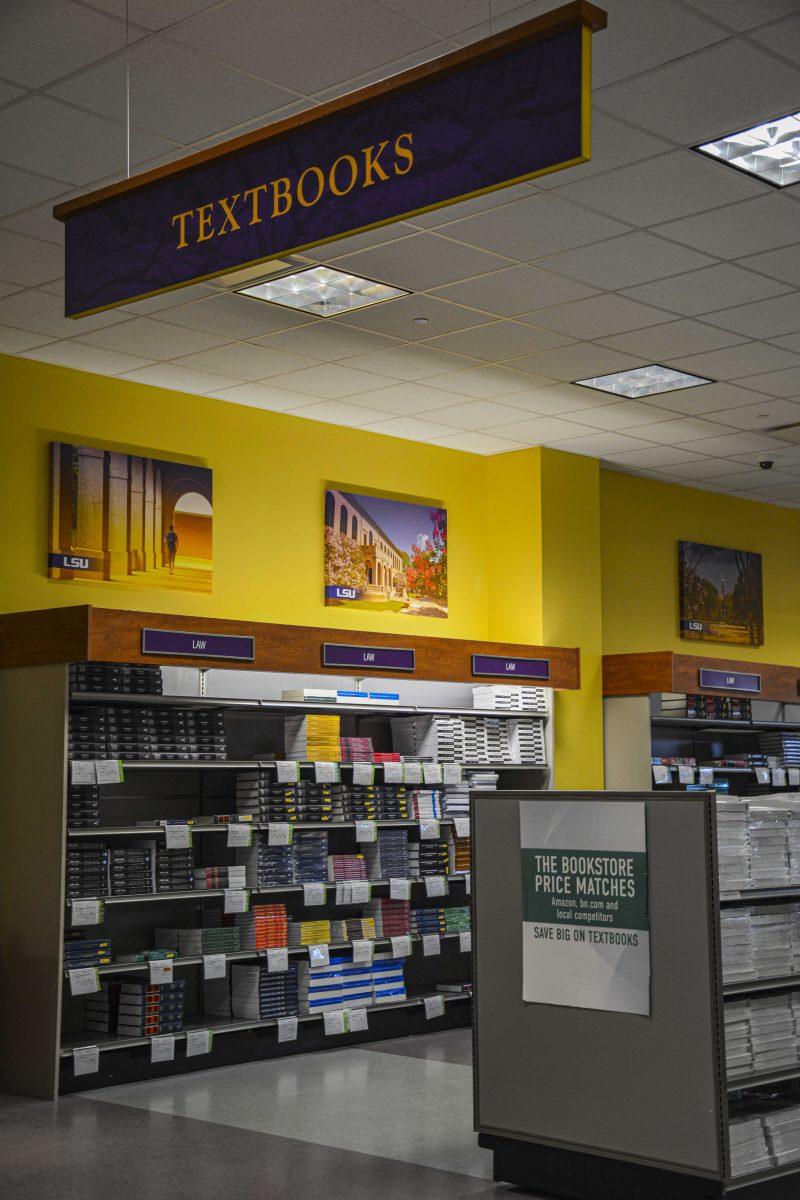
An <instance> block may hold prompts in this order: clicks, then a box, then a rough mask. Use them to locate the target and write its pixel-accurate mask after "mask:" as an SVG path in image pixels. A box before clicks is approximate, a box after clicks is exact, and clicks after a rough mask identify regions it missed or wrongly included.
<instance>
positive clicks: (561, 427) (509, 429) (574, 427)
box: [502, 417, 597, 446]
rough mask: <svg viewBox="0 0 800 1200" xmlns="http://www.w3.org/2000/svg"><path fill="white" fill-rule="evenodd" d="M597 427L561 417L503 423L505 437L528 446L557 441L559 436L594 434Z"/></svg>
mask: <svg viewBox="0 0 800 1200" xmlns="http://www.w3.org/2000/svg"><path fill="white" fill-rule="evenodd" d="M596 432H597V430H596V429H592V427H591V426H590V425H581V424H579V423H578V422H577V421H565V420H563V419H562V418H561V417H527V418H525V419H524V420H522V421H511V422H509V423H508V425H503V427H502V435H503V437H507V438H511V440H512V441H514V442H524V443H525V445H526V446H543V445H544V444H545V442H548V443H549V442H555V441H557V440H558V439H559V438H569V437H580V436H581V435H582V434H587V435H588V434H594V433H596Z"/></svg>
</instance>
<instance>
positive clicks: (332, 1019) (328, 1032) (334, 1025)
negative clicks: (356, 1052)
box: [322, 1009, 345, 1037]
mask: <svg viewBox="0 0 800 1200" xmlns="http://www.w3.org/2000/svg"><path fill="white" fill-rule="evenodd" d="M322 1015H323V1018H324V1021H325V1036H326V1037H331V1036H333V1035H335V1034H337V1033H344V1031H345V1022H344V1009H337V1010H335V1011H334V1012H326V1013H323V1014H322Z"/></svg>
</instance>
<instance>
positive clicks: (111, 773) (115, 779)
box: [94, 758, 125, 783]
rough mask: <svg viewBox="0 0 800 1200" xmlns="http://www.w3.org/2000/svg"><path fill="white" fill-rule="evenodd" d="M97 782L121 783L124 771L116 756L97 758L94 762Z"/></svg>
mask: <svg viewBox="0 0 800 1200" xmlns="http://www.w3.org/2000/svg"><path fill="white" fill-rule="evenodd" d="M94 770H95V777H96V779H97V782H98V783H122V782H123V781H124V779H125V773H124V771H123V768H122V763H121V762H120V761H119V759H118V758H98V759H97V761H96V762H95V764H94Z"/></svg>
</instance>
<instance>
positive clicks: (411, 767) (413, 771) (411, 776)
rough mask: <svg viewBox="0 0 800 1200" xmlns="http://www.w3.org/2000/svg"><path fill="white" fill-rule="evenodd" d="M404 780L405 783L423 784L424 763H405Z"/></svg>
mask: <svg viewBox="0 0 800 1200" xmlns="http://www.w3.org/2000/svg"><path fill="white" fill-rule="evenodd" d="M403 779H404V782H405V783H422V763H418V762H407V763H403Z"/></svg>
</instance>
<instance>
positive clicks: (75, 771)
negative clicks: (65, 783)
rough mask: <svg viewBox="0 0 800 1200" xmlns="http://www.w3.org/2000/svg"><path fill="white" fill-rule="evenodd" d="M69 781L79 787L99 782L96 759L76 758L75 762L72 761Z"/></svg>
mask: <svg viewBox="0 0 800 1200" xmlns="http://www.w3.org/2000/svg"><path fill="white" fill-rule="evenodd" d="M69 781H70V783H73V784H75V785H76V786H78V787H85V786H87V785H88V784H91V783H97V771H96V770H95V765H94V759H90V760H89V761H88V762H87V761H85V760H79V759H76V760H75V761H74V762H71V763H70V773H69Z"/></svg>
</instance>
